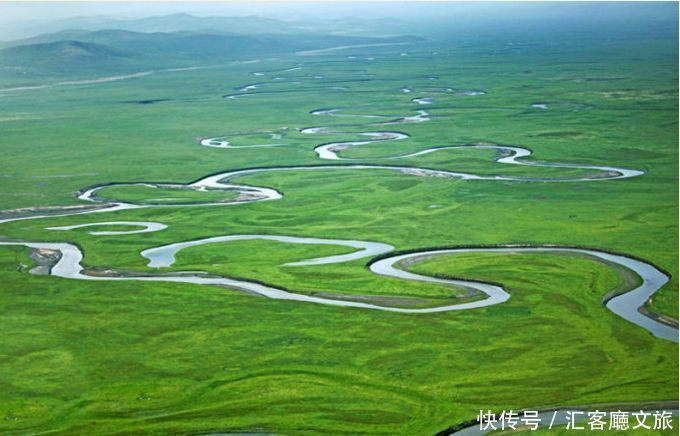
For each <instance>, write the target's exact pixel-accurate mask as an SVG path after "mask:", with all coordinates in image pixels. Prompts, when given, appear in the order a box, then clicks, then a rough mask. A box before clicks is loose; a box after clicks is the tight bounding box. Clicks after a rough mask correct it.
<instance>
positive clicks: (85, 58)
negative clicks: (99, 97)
mask: <svg viewBox="0 0 680 436" xmlns="http://www.w3.org/2000/svg"><path fill="white" fill-rule="evenodd" d="M134 57H135V54H134V53H130V52H126V51H124V50H119V49H116V48H112V47H109V46H105V45H102V44H95V43H89V42H82V41H57V42H48V43H42V44H31V45H22V46H17V47H10V48H6V49H3V50H0V65H1V66H13V67H17V66H30V67H31V68H54V69H56V70H64V69H66V70H70V69H77V68H83V67H85V68H88V67H95V66H96V67H105V66H110V65H123V64H129V63H131V61H133V60H134Z"/></svg>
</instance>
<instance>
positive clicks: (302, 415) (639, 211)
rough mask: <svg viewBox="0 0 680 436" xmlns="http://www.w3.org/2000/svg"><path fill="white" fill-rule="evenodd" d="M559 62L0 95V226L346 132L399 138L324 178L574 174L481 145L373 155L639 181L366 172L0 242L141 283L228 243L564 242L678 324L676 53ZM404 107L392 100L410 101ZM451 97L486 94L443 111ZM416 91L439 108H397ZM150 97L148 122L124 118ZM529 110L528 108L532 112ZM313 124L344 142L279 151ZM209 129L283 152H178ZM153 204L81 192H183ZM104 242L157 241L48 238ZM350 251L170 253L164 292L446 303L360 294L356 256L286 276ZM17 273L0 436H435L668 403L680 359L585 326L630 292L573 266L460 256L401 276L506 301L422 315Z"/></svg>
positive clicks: (648, 341)
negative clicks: (489, 418) (105, 225)
mask: <svg viewBox="0 0 680 436" xmlns="http://www.w3.org/2000/svg"><path fill="white" fill-rule="evenodd" d="M577 47H581V45H580V42H579V43H576V42H573V41H572V42H571V43H570V44H565V45H558V46H551V45H547V44H546V45H541V44H536V45H531V46H528V45H527V46H525V47H522V46H520V47H519V48H518V50H519V51H517V50H515V49H513V50H509V49H507V48H504V47H499V46H498V45H497V44H495V43H494V44H492V43H489V44H488V45H484V44H481V43H480V44H479V45H477V46H472V47H443V46H437V47H434V46H433V47H419V48H418V47H416V48H412V49H409V50H408V51H409V54H408V56H401V55H400V53H401V52H402V51H404V49H403V48H401V47H400V48H398V49H396V48H390V47H383V48H370V49H369V48H366V49H361V50H359V49H357V50H354V51H353V52H352V53H351V54H353V55H356V56H357V58H356V59H347V58H346V55H348V54H350V53H342V54H332V53H329V54H327V55H323V56H313V57H306V58H302V57H300V56H287V57H280V58H275V59H263V60H261V61H260V62H258V63H254V64H242V63H240V64H239V63H231V64H228V65H217V66H213V67H211V68H206V69H202V70H193V71H182V72H164V73H157V74H152V75H149V76H144V77H138V78H134V79H130V80H127V81H119V82H111V83H100V84H96V85H94V84H93V85H83V86H63V87H53V88H46V89H41V90H35V91H26V92H6V93H1V94H0V102H1V103H2V104H1V105H0V127H1V128H2V132H3V134H2V137H1V138H0V142H2V147H3V151H4V153H5V154H4V157H3V160H2V162H1V163H0V165H1V166H2V170H1V174H2V177H3V184H2V187H1V189H0V203H1V204H2V209H12V208H26V207H38V206H57V205H67V204H76V203H78V200H76V198H75V196H74V193H76V192H77V191H79V190H80V189H82V188H84V187H86V186H93V185H98V184H103V183H124V182H159V183H189V182H192V181H194V180H196V179H199V178H201V177H203V176H205V175H207V174H211V173H216V172H221V171H226V170H231V169H240V168H251V167H264V166H283V165H324V164H330V163H331V162H328V161H322V160H319V159H318V157H317V155H316V153H315V152H314V151H313V149H314V147H315V146H317V145H318V144H320V143H322V142H331V141H334V140H347V139H349V140H352V139H354V138H355V136H354V134H355V133H357V132H361V131H366V130H369V131H375V130H378V131H379V130H392V129H396V130H400V131H403V132H405V133H408V134H409V135H410V138H409V139H405V140H401V141H389V142H383V143H376V144H371V145H370V146H366V147H355V148H352V149H351V150H347V151H344V152H343V156H348V157H362V158H366V159H367V161H366V162H369V163H381V164H389V165H402V164H403V165H413V166H422V167H427V168H437V169H449V170H456V171H461V172H468V173H475V174H497V175H501V174H502V175H508V174H512V175H522V176H530V177H572V176H575V175H582V174H583V173H584V171H583V170H573V169H557V168H535V167H533V168H532V167H519V166H511V165H502V164H498V163H496V162H494V161H493V159H494V158H495V157H496V156H497V154H496V153H495V152H493V151H491V150H473V149H461V150H451V151H445V152H438V153H433V154H430V155H427V156H422V157H418V158H412V159H408V160H386V159H383V158H384V156H389V155H396V154H401V153H406V152H413V151H418V150H421V149H423V148H426V147H431V146H439V145H442V146H443V145H456V144H458V145H462V144H473V143H478V142H491V143H498V144H507V145H521V146H524V147H527V148H529V149H531V150H532V151H533V152H534V156H532V158H533V159H536V160H540V161H553V162H570V163H583V164H589V165H611V166H621V167H628V168H635V169H641V170H644V171H646V174H645V175H644V176H642V177H637V178H632V179H626V180H610V181H596V182H576V183H529V182H501V181H473V180H457V179H446V178H437V177H417V176H412V175H406V174H401V173H398V172H393V171H386V170H350V169H345V170H335V171H333V172H326V171H285V172H284V171H282V172H275V173H274V172H272V173H258V174H251V175H246V176H241V177H238V178H236V179H234V181H235V182H238V183H244V184H248V185H257V186H269V187H273V188H276V189H277V190H279V191H280V192H283V193H284V197H283V198H282V199H280V200H276V201H268V202H259V203H258V202H255V203H248V204H241V205H231V206H216V207H215V206H211V207H179V206H176V207H173V206H165V207H163V208H144V209H133V210H126V211H118V212H111V213H104V214H94V215H80V216H71V217H53V218H49V219H35V220H27V221H17V222H11V223H4V224H2V225H0V236H2V237H3V238H7V239H14V240H35V241H70V242H74V243H77V244H78V246H80V247H81V248H82V249H83V251H84V253H85V259H84V264H86V265H87V266H92V267H102V268H105V267H115V268H118V269H125V270H135V271H144V272H151V271H152V269H150V268H148V267H147V266H146V260H145V259H144V258H142V257H141V256H140V255H139V253H140V251H142V250H143V249H146V248H150V247H155V246H159V245H163V244H168V243H172V242H177V241H186V240H193V239H199V238H204V237H210V236H216V235H228V234H253V233H261V234H276V235H290V236H311V237H322V238H337V239H349V238H351V239H357V240H368V241H376V242H384V243H389V244H392V245H394V246H395V247H396V248H397V249H400V250H401V249H414V248H424V247H433V246H444V245H467V244H473V245H474V244H511V243H522V244H558V245H583V246H588V247H593V248H600V249H607V250H613V251H617V252H621V253H626V254H630V255H633V256H637V257H640V258H643V259H645V260H647V261H649V262H653V263H654V264H655V265H658V266H659V267H660V268H663V269H665V270H667V271H668V272H669V273H670V274H671V277H672V279H671V281H670V282H669V283H668V284H667V285H666V286H665V287H664V288H663V289H662V290H661V291H660V292H659V293H658V294H657V296H655V298H654V301H653V302H651V303H650V304H651V308H652V309H654V310H656V311H659V312H662V313H665V314H668V315H670V316H673V317H676V318H677V304H678V281H677V275H678V240H677V234H678V227H677V214H678V201H677V198H678V190H677V180H678V151H677V144H678V133H677V132H678V124H677V115H678V106H677V95H678V94H677V93H678V90H677V45H676V44H675V43H673V44H670V43H666V42H664V40H647V41H642V42H639V41H635V42H633V41H619V40H617V41H607V42H603V41H596V40H592V41H589V45H588V47H589V49H588V50H580V49H579V48H577ZM516 48H517V47H516ZM433 51H436V52H437V53H438V54H437V55H433V54H432V52H433ZM499 56H501V57H502V58H503V60H504V61H503V65H502V68H500V67H499V65H498V59H499ZM367 57H374V58H375V60H372V61H371V60H367V59H366V58H367ZM300 62H303V68H302V69H299V70H294V71H288V72H281V71H279V72H276V73H274V74H271V76H281V77H284V79H285V80H282V81H273V80H272V81H271V83H268V84H266V85H263V86H262V87H261V89H258V90H256V91H251V92H250V93H249V94H252V95H248V96H246V97H243V98H237V99H228V98H222V96H223V95H225V94H230V93H234V92H235V91H234V88H237V87H239V86H242V85H244V84H248V83H253V82H255V81H260V80H261V78H259V77H258V78H254V77H253V75H252V72H254V71H271V70H284V69H287V68H290V67H292V66H295V65H297V64H298V63H300ZM315 75H319V76H322V78H321V79H316V78H313V77H311V76H315ZM432 77H435V78H436V80H431V78H432ZM254 79H255V80H254ZM262 80H263V81H264V79H262ZM293 82H298V84H294V83H293ZM405 86H408V87H409V88H412V89H413V91H412V93H408V94H407V93H403V92H402V91H401V88H403V87H405ZM332 87H347V88H348V89H347V90H343V89H332ZM449 87H451V88H454V89H483V90H485V91H486V92H487V94H486V95H483V96H469V97H466V96H456V95H454V94H455V93H452V92H448V91H446V89H447V88H449ZM320 88H322V89H323V92H319V89H320ZM417 96H433V97H435V100H434V103H433V104H430V105H414V104H413V103H411V99H412V98H414V97H417ZM150 100H154V101H156V102H154V103H152V104H135V103H130V101H150ZM536 102H541V103H547V104H548V109H547V110H540V109H536V108H532V107H531V105H532V104H534V103H536ZM330 107H332V108H336V107H337V108H341V109H343V110H344V111H346V112H347V113H355V114H362V113H363V114H385V115H389V116H395V117H400V116H407V115H414V112H413V111H414V110H416V109H418V110H420V109H426V110H427V111H428V113H430V115H431V117H432V120H431V121H429V122H425V123H418V124H400V125H398V126H396V127H395V126H389V127H388V128H385V126H383V127H376V126H373V127H369V128H366V127H361V126H356V125H354V124H359V123H361V124H365V123H367V122H371V121H382V120H372V119H367V118H360V117H342V118H334V117H328V116H318V115H312V114H310V112H311V111H313V110H315V109H319V108H330ZM322 125H335V126H337V127H336V129H335V130H338V131H342V132H345V131H346V132H349V133H350V134H333V135H308V134H302V133H299V132H297V131H296V130H295V129H296V128H303V127H309V126H322ZM230 132H236V135H235V137H234V139H235V141H234V143H235V144H236V145H238V144H237V143H236V140H238V141H239V142H241V143H242V144H243V145H249V144H254V143H255V141H257V143H260V142H261V141H262V140H267V139H268V138H267V135H266V132H282V136H283V137H282V139H281V140H278V139H277V140H273V139H269V140H270V141H271V142H272V143H285V144H286V145H282V146H277V147H267V148H239V149H219V148H210V147H202V146H200V145H198V140H199V139H200V138H205V137H210V136H220V135H227V136H228V135H229V133H230ZM247 132H255V133H257V134H256V135H252V136H248V135H247V134H246V135H245V136H244V133H247ZM263 133H264V136H262V134H263ZM239 135H241V136H239ZM251 141H252V142H251ZM530 159H531V158H530ZM159 191H162V190H158V189H155V190H153V192H146V191H145V192H137V190H136V188H135V189H133V188H131V187H127V188H123V187H120V188H116V187H111V188H106V190H102V194H105V193H106V194H107V195H106V196H107V197H115V198H118V199H127V200H130V201H147V200H148V199H149V198H162V197H164V196H165V195H166V194H167V196H168V197H170V198H172V197H175V194H176V193H174V192H161V193H160V194H159ZM207 194H208V195H213V194H214V193H207ZM184 195H189V196H190V197H191V198H190V199H189V200H190V201H194V200H196V201H198V200H197V198H198V197H195V196H203V195H206V193H195V192H190V191H182V196H184ZM216 195H223V193H222V194H216ZM183 198H185V197H183ZM185 199H186V198H185ZM116 220H124V221H158V222H161V223H163V224H166V225H168V226H169V227H168V228H167V229H166V230H163V231H162V232H155V233H147V234H143V235H117V236H94V235H90V234H88V233H87V231H86V229H82V230H74V231H70V232H68V233H66V232H51V231H47V230H44V228H45V227H49V226H63V225H75V224H82V223H89V222H96V221H116ZM107 230H108V229H107ZM344 252H346V249H345V247H329V246H304V247H302V246H291V245H289V244H282V243H275V242H271V241H242V242H232V243H228V244H217V245H212V246H204V247H194V248H191V249H187V250H186V251H183V252H182V253H181V254H180V255H179V256H178V261H177V263H176V264H175V265H174V266H173V268H172V270H196V269H200V270H204V271H209V272H213V273H218V274H224V275H228V276H235V277H242V278H251V279H257V280H261V281H264V282H266V283H270V284H274V285H278V286H282V287H286V288H290V289H294V290H296V291H300V292H306V293H314V292H328V293H338V294H345V295H349V296H372V297H375V298H382V297H407V298H410V299H413V300H416V303H415V304H421V305H429V304H432V302H441V301H450V300H451V299H453V298H456V297H457V296H459V295H461V292H460V290H458V289H452V288H444V287H438V286H435V285H431V284H414V283H410V282H404V281H400V280H396V279H387V278H380V277H377V276H376V275H374V274H372V273H370V271H368V269H367V268H366V267H365V263H366V260H358V261H354V262H349V263H345V264H337V265H325V266H315V267H284V266H282V264H283V263H285V262H290V261H295V260H301V259H307V258H310V257H319V256H323V255H331V254H339V253H344ZM20 264H24V265H29V266H30V265H31V264H32V260H31V258H30V257H29V256H28V251H27V250H24V249H19V248H7V247H2V248H1V249H0V281H1V283H2V294H3V298H2V299H1V300H0V301H2V302H1V303H0V313H1V314H2V315H1V316H0V329H1V330H2V331H3V351H2V353H1V354H0V386H1V387H2V388H1V389H0V416H2V417H4V420H3V421H2V424H0V431H5V432H7V433H11V432H16V433H27V432H41V431H48V430H49V431H53V432H55V433H61V434H130V433H139V432H149V433H151V432H156V433H204V432H213V431H214V432H275V433H283V434H296V433H299V434H301V433H321V432H323V433H330V434H350V433H354V434H358V433H374V434H431V433H434V432H436V431H438V430H442V429H444V428H446V427H448V426H449V425H451V424H454V423H457V422H462V421H465V420H469V419H473V418H474V417H475V416H476V414H477V413H478V411H479V409H481V408H484V409H487V408H492V409H504V408H505V409H510V408H513V409H519V408H543V407H550V406H565V405H583V404H596V403H606V402H643V401H659V400H676V399H677V397H678V388H677V385H678V373H677V367H678V348H677V344H673V343H670V342H666V341H661V340H658V339H655V338H653V337H652V336H650V335H649V334H648V333H647V332H646V331H644V330H642V329H640V328H639V327H636V326H635V325H632V324H630V323H628V322H626V321H625V320H622V319H620V318H619V317H617V316H616V315H614V314H613V313H611V312H609V311H608V310H607V309H606V308H605V307H603V306H602V305H601V298H602V296H603V295H604V294H606V293H607V292H609V291H611V290H615V289H617V288H621V287H625V285H626V283H625V280H624V278H622V275H621V272H620V271H616V270H615V269H612V268H611V267H609V266H607V265H603V264H601V263H598V262H593V261H592V260H589V259H583V258H578V257H574V256H542V257H539V256H535V255H517V256H497V255H475V256H465V257H461V256H453V257H442V258H439V259H433V260H432V261H428V262H424V263H421V264H418V265H416V266H415V267H414V268H415V269H416V270H417V271H420V272H427V273H437V274H445V275H451V276H464V277H470V278H474V279H477V280H491V281H494V282H500V283H503V285H504V286H505V287H506V288H507V289H508V291H509V292H510V293H511V295H512V298H511V299H510V300H509V301H508V302H507V303H505V304H501V305H498V306H493V307H488V308H483V309H476V310H471V311H461V312H455V313H454V312H452V313H442V314H433V315H406V314H393V313H381V312H377V311H365V310H356V309H341V308H333V307H324V306H320V305H314V304H302V303H295V302H285V301H273V300H267V299H264V298H256V297H254V296H250V295H245V294H243V293H239V292H235V291H233V290H229V289H222V288H206V287H200V286H192V285H180V284H162V285H159V284H152V283H130V282H127V283H120V282H119V283H114V282H110V283H90V282H81V281H70V280H64V279H57V278H54V277H47V276H32V275H29V274H28V273H27V272H26V268H19V265H20Z"/></svg>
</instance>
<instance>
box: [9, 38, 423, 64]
mask: <svg viewBox="0 0 680 436" xmlns="http://www.w3.org/2000/svg"><path fill="white" fill-rule="evenodd" d="M419 39H420V38H418V37H409V36H405V37H398V38H368V37H353V36H339V35H317V34H292V35H289V34H262V35H231V34H214V33H198V32H186V31H181V32H153V33H142V32H133V31H129V30H120V29H108V30H97V31H92V32H90V31H84V30H67V31H62V32H57V33H51V34H45V35H40V36H36V37H32V38H29V39H25V40H20V41H14V42H13V43H12V44H11V46H9V47H6V48H4V49H0V68H3V69H5V70H11V71H21V74H24V75H25V74H31V73H36V72H40V73H42V72H46V71H48V72H68V71H69V70H72V71H80V70H82V68H83V67H86V68H97V67H102V68H107V69H114V70H120V69H122V70H125V68H127V67H134V66H137V67H139V68H150V67H151V68H153V67H159V66H168V65H179V64H182V63H183V62H184V63H186V62H189V63H193V64H196V63H207V62H213V63H214V62H219V61H223V60H228V59H234V58H243V57H253V56H261V55H274V54H277V53H281V54H283V53H291V52H295V51H301V50H315V49H323V48H328V47H334V46H346V45H359V44H373V43H389V42H414V41H418V40H419Z"/></svg>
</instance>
